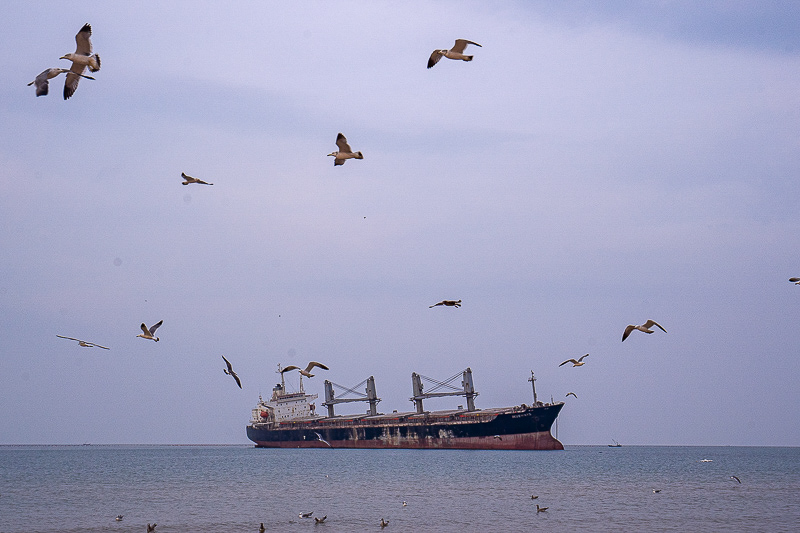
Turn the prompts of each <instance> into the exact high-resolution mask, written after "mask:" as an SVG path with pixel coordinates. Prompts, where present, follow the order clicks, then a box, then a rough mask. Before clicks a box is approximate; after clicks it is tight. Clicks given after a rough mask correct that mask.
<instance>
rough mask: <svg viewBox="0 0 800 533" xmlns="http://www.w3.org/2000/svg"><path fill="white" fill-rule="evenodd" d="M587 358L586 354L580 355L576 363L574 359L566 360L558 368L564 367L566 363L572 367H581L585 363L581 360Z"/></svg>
mask: <svg viewBox="0 0 800 533" xmlns="http://www.w3.org/2000/svg"><path fill="white" fill-rule="evenodd" d="M587 357H589V354H588V353H587V354H586V355H582V356H581V357H580V358H579V359H578V360H577V361H576V360H575V359H567V360H566V361H564V362H563V363H561V364H560V365H558V366H564V365H566V364H567V363H572V366H583V365H585V364H586V363H584V362H583V360H584V359H586V358H587ZM572 394H575V393H574V392H573V393H572ZM567 396H569V394H568V395H567ZM575 397H576V398H577V396H575Z"/></svg>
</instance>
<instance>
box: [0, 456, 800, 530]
mask: <svg viewBox="0 0 800 533" xmlns="http://www.w3.org/2000/svg"><path fill="white" fill-rule="evenodd" d="M731 476H737V477H738V478H739V479H740V480H741V483H738V482H737V481H736V480H734V479H731ZM654 490H658V491H660V492H653V491H654ZM531 496H538V498H536V499H531ZM404 501H405V502H407V505H406V506H403V502H404ZM537 503H538V504H539V505H540V506H542V507H548V510H547V511H546V512H543V513H537V512H536V504H537ZM301 512H313V513H314V514H313V516H314V517H320V518H321V517H323V516H327V517H328V518H327V520H326V521H325V523H323V524H315V522H314V520H313V518H299V516H298V515H299V513H301ZM119 514H121V515H123V520H122V521H121V522H116V521H115V520H114V518H115V517H116V516H117V515H119ZM381 518H384V519H386V520H388V521H389V526H388V528H387V530H386V531H388V532H389V533H391V532H392V531H395V532H400V531H408V532H450V531H458V532H465V531H466V532H471V531H475V532H484V531H486V532H514V531H531V530H539V531H592V532H602V531H681V532H684V531H770V532H775V531H799V530H800V448H764V447H758V448H752V447H655V446H623V447H621V448H609V447H607V446H567V448H566V450H564V451H472V450H470V451H461V450H343V449H328V448H320V449H256V448H253V447H250V446H0V532H3V533H16V532H20V533H22V532H25V533H36V532H48V533H52V532H79V531H80V532H87V531H88V532H93V531H110V532H119V533H122V532H143V531H145V526H146V524H147V523H148V522H149V523H154V522H155V523H157V524H158V528H157V530H156V531H157V533H169V532H193V533H204V532H215V533H220V532H250V533H255V532H257V531H258V527H259V524H260V523H262V522H263V523H264V526H265V528H266V530H267V531H275V532H295V531H306V532H314V533H321V532H324V533H334V532H348V533H352V532H360V531H380V530H381V528H380V525H379V523H380V520H381Z"/></svg>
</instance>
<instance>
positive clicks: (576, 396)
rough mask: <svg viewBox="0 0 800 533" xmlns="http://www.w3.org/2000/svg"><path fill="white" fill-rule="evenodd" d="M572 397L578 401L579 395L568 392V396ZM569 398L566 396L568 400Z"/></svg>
mask: <svg viewBox="0 0 800 533" xmlns="http://www.w3.org/2000/svg"><path fill="white" fill-rule="evenodd" d="M570 395H572V396H575V399H576V400H577V399H578V395H577V394H575V393H574V392H568V393H567V396H570ZM567 396H564V397H565V398H566V397H567Z"/></svg>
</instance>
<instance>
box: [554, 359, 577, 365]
mask: <svg viewBox="0 0 800 533" xmlns="http://www.w3.org/2000/svg"><path fill="white" fill-rule="evenodd" d="M567 363H572V364H573V365H574V364H576V363H577V361H576V360H575V359H567V360H566V361H564V362H563V363H561V364H560V365H558V366H564V365H566V364H567Z"/></svg>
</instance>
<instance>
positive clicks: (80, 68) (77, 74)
mask: <svg viewBox="0 0 800 533" xmlns="http://www.w3.org/2000/svg"><path fill="white" fill-rule="evenodd" d="M85 70H86V66H85V65H79V64H77V63H75V62H74V61H73V62H72V67H71V68H70V69H69V73H68V74H67V81H65V82H64V100H67V99H68V98H69V97H70V96H72V95H73V94H75V91H76V90H78V82H79V81H81V75H82V74H83V73H84V71H85Z"/></svg>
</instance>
